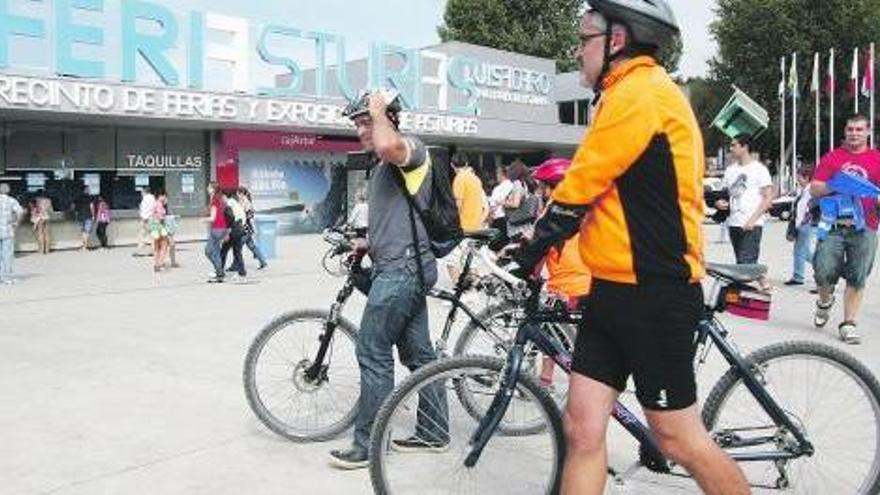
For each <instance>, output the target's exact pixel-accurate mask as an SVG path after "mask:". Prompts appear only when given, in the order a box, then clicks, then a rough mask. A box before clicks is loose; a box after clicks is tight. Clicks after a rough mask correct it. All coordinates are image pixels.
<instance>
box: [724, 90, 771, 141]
mask: <svg viewBox="0 0 880 495" xmlns="http://www.w3.org/2000/svg"><path fill="white" fill-rule="evenodd" d="M769 122H770V116H769V115H768V114H767V111H766V110H764V109H763V108H762V107H761V105H758V104H757V103H755V100H753V99H751V98H750V97H749V95H747V94H745V93H743V91H742V90H741V89H739V88H737V87H736V86H734V87H733V95H732V96H731V97H730V99H729V100H727V103H726V104H725V105H724V107H723V108H722V109H721V111H720V112H718V115H716V116H715V120H713V121H712V126H713V127H716V128H718V130H720V131H721V132H723V133H724V135H726V136H727V137H730V138H734V137H736V136H739V135H741V134H746V135H748V136H751V137H757V136H758V135H760V134H761V133H762V132H764V130H765V129H766V128H767V124H768V123H769Z"/></svg>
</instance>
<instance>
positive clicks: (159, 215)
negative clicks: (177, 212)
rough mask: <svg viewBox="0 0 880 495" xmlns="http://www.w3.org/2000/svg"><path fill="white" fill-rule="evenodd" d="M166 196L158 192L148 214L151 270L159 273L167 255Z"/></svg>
mask: <svg viewBox="0 0 880 495" xmlns="http://www.w3.org/2000/svg"><path fill="white" fill-rule="evenodd" d="M167 203H168V197H167V196H166V195H165V193H164V192H160V193H159V194H158V196H157V197H156V201H155V203H153V213H152V214H151V216H150V237H151V238H152V239H153V272H155V273H159V272H160V271H162V268H163V267H164V266H165V260H166V258H167V256H168V231H167V230H166V229H165V216H166V209H165V205H166V204H167Z"/></svg>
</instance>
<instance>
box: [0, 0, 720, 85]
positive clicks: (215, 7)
mask: <svg viewBox="0 0 880 495" xmlns="http://www.w3.org/2000/svg"><path fill="white" fill-rule="evenodd" d="M148 1H151V2H155V3H159V4H162V5H164V6H165V7H167V8H169V9H170V10H172V11H173V12H174V14H175V16H176V18H177V19H178V22H179V24H180V29H181V32H180V37H181V40H186V39H187V37H186V36H187V34H186V33H187V31H186V30H187V29H188V16H189V13H190V12H191V11H198V12H203V13H213V14H225V15H229V16H235V17H243V18H245V19H246V20H247V21H248V24H249V25H250V26H251V32H252V34H251V40H250V44H251V53H254V54H255V47H256V44H257V40H256V39H255V38H256V35H257V34H256V33H258V32H259V28H260V27H261V26H264V25H266V24H278V25H283V26H285V27H292V28H296V29H299V30H301V31H319V32H324V33H333V34H337V35H343V36H344V37H345V51H346V53H345V58H346V59H347V60H354V59H359V58H364V57H365V56H366V55H367V52H368V49H369V46H370V43H371V42H374V41H382V42H387V43H391V44H394V45H397V46H401V47H405V48H421V47H425V46H430V45H434V44H437V43H439V42H440V40H439V37H438V36H437V26H438V25H439V24H440V23H441V22H442V18H443V12H444V10H445V7H446V0H252V1H250V2H242V1H241V0H148ZM670 2H671V3H672V5H673V8H674V9H675V11H676V15H677V17H678V19H679V24H680V25H681V26H682V35H683V39H684V53H683V56H682V59H681V64H680V68H679V73H680V75H682V76H684V77H691V76H700V75H705V73H706V71H707V63H706V62H707V60H708V59H709V58H710V57H711V56H712V55H713V54H714V52H715V43H714V41H713V40H711V39H710V37H709V34H708V24H709V22H711V20H712V18H713V12H712V9H713V7H714V5H715V0H670ZM120 3H121V0H104V1H103V6H104V11H103V12H84V11H76V12H75V13H74V15H73V19H74V22H80V23H83V24H86V25H100V26H102V27H103V29H104V42H105V43H104V46H103V47H89V46H85V45H77V48H76V53H77V56H79V57H83V58H86V59H89V58H91V59H102V60H105V61H106V63H107V72H108V73H107V76H108V78H109V79H118V77H119V74H120V72H121V68H120V67H121V62H120V60H121V57H120V56H119V46H120V45H121V32H120V29H121V28H120V26H119V22H118V20H119V12H120ZM8 5H9V9H10V11H11V13H13V14H19V15H26V16H32V17H36V18H41V19H45V20H46V21H47V30H48V31H49V32H50V33H51V32H52V25H51V19H52V15H51V12H52V9H53V8H54V1H53V0H12V1H11V2H8ZM244 6H246V8H245V7H244ZM139 29H143V30H144V31H145V32H149V31H150V29H155V27H154V26H149V25H143V26H141V27H139ZM214 41H221V42H222V41H225V40H222V39H219V40H214ZM10 45H11V46H10V53H12V54H13V56H14V57H17V58H18V60H13V64H14V65H16V66H19V67H33V68H34V70H35V71H37V72H39V71H40V68H43V70H45V69H44V68H46V67H49V66H51V60H52V59H53V57H54V54H53V50H54V47H53V45H52V43H51V42H49V41H46V40H34V39H32V38H24V37H14V38H13V39H12V41H11V42H10ZM269 45H270V47H271V49H272V50H273V51H275V52H276V53H279V54H281V55H286V56H289V57H291V58H293V59H294V60H297V61H298V62H299V63H300V65H301V66H302V67H303V68H309V67H313V66H314V65H315V59H316V57H315V54H314V53H315V49H314V42H313V41H310V40H306V39H300V40H299V41H292V39H291V38H289V37H284V36H276V37H275V38H273V39H271V40H270V42H269ZM329 48H330V49H328V52H330V53H328V62H329V63H334V61H335V49H334V48H333V47H329ZM187 53H188V52H187V47H186V43H185V41H181V42H180V43H179V46H178V47H176V48H175V49H173V50H172V51H171V52H170V53H169V58H171V59H172V63H173V64H174V65H176V66H178V67H186V56H187ZM251 58H252V59H253V61H252V62H251V67H250V70H249V72H250V74H251V84H252V86H253V87H252V88H250V89H252V90H253V89H256V88H257V87H261V86H271V85H273V84H274V78H273V76H275V75H277V74H279V73H281V72H284V68H283V67H277V66H276V67H274V68H273V67H272V66H270V65H268V64H266V63H264V62H263V61H261V60H259V59H258V57H256V56H253V57H251ZM139 63H140V64H141V66H142V67H143V68H139V69H138V73H139V79H138V80H139V82H142V83H145V84H148V85H151V84H153V83H158V82H159V81H158V79H157V78H156V77H155V76H154V74H152V71H150V70H149V69H147V68H146V67H145V66H144V64H143V62H139ZM224 69H225V68H224V67H222V66H219V67H218V66H215V67H211V66H209V65H206V67H205V73H206V81H205V87H204V89H207V90H217V91H228V90H231V82H230V78H229V77H228V74H227V73H226V72H225V71H224ZM140 74H144V76H145V78H144V80H141V76H140ZM153 79H155V80H153ZM227 86H230V87H227Z"/></svg>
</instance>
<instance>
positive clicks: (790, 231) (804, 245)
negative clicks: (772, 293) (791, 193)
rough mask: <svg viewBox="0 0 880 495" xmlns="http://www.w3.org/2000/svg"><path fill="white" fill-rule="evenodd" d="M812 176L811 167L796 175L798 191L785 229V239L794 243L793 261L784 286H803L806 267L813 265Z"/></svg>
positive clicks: (803, 168) (801, 170)
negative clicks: (789, 275)
mask: <svg viewBox="0 0 880 495" xmlns="http://www.w3.org/2000/svg"><path fill="white" fill-rule="evenodd" d="M812 176H813V168H812V167H802V168H801V169H800V170H798V173H797V181H798V187H799V189H798V193H797V196H796V198H795V200H794V202H793V203H792V205H791V210H792V211H791V216H790V217H789V220H788V228H787V229H786V239H788V240H789V241H792V242H794V247H793V253H792V254H793V259H794V261H793V264H792V271H791V278H790V279H788V280H787V281H786V282H785V285H803V284H804V277H805V275H804V272H805V271H806V268H807V265H812V264H813V252H814V247H815V246H814V244H815V239H816V236H815V233H814V230H815V228H814V227H813V219H812V216H811V215H810V204H811V202H812V200H813V195H812V194H810V179H811V178H812Z"/></svg>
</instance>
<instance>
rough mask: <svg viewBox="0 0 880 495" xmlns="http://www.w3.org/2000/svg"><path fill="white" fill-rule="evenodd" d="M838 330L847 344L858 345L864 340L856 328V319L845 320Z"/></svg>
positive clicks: (841, 338)
mask: <svg viewBox="0 0 880 495" xmlns="http://www.w3.org/2000/svg"><path fill="white" fill-rule="evenodd" d="M837 331H838V332H839V333H840V340H842V341H844V342H846V343H847V344H852V345H856V344H860V343H861V342H862V339H861V338H860V337H859V332H858V331H857V330H856V322H854V321H845V322H843V323H841V324H840V325H839V326H838V327H837Z"/></svg>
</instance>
